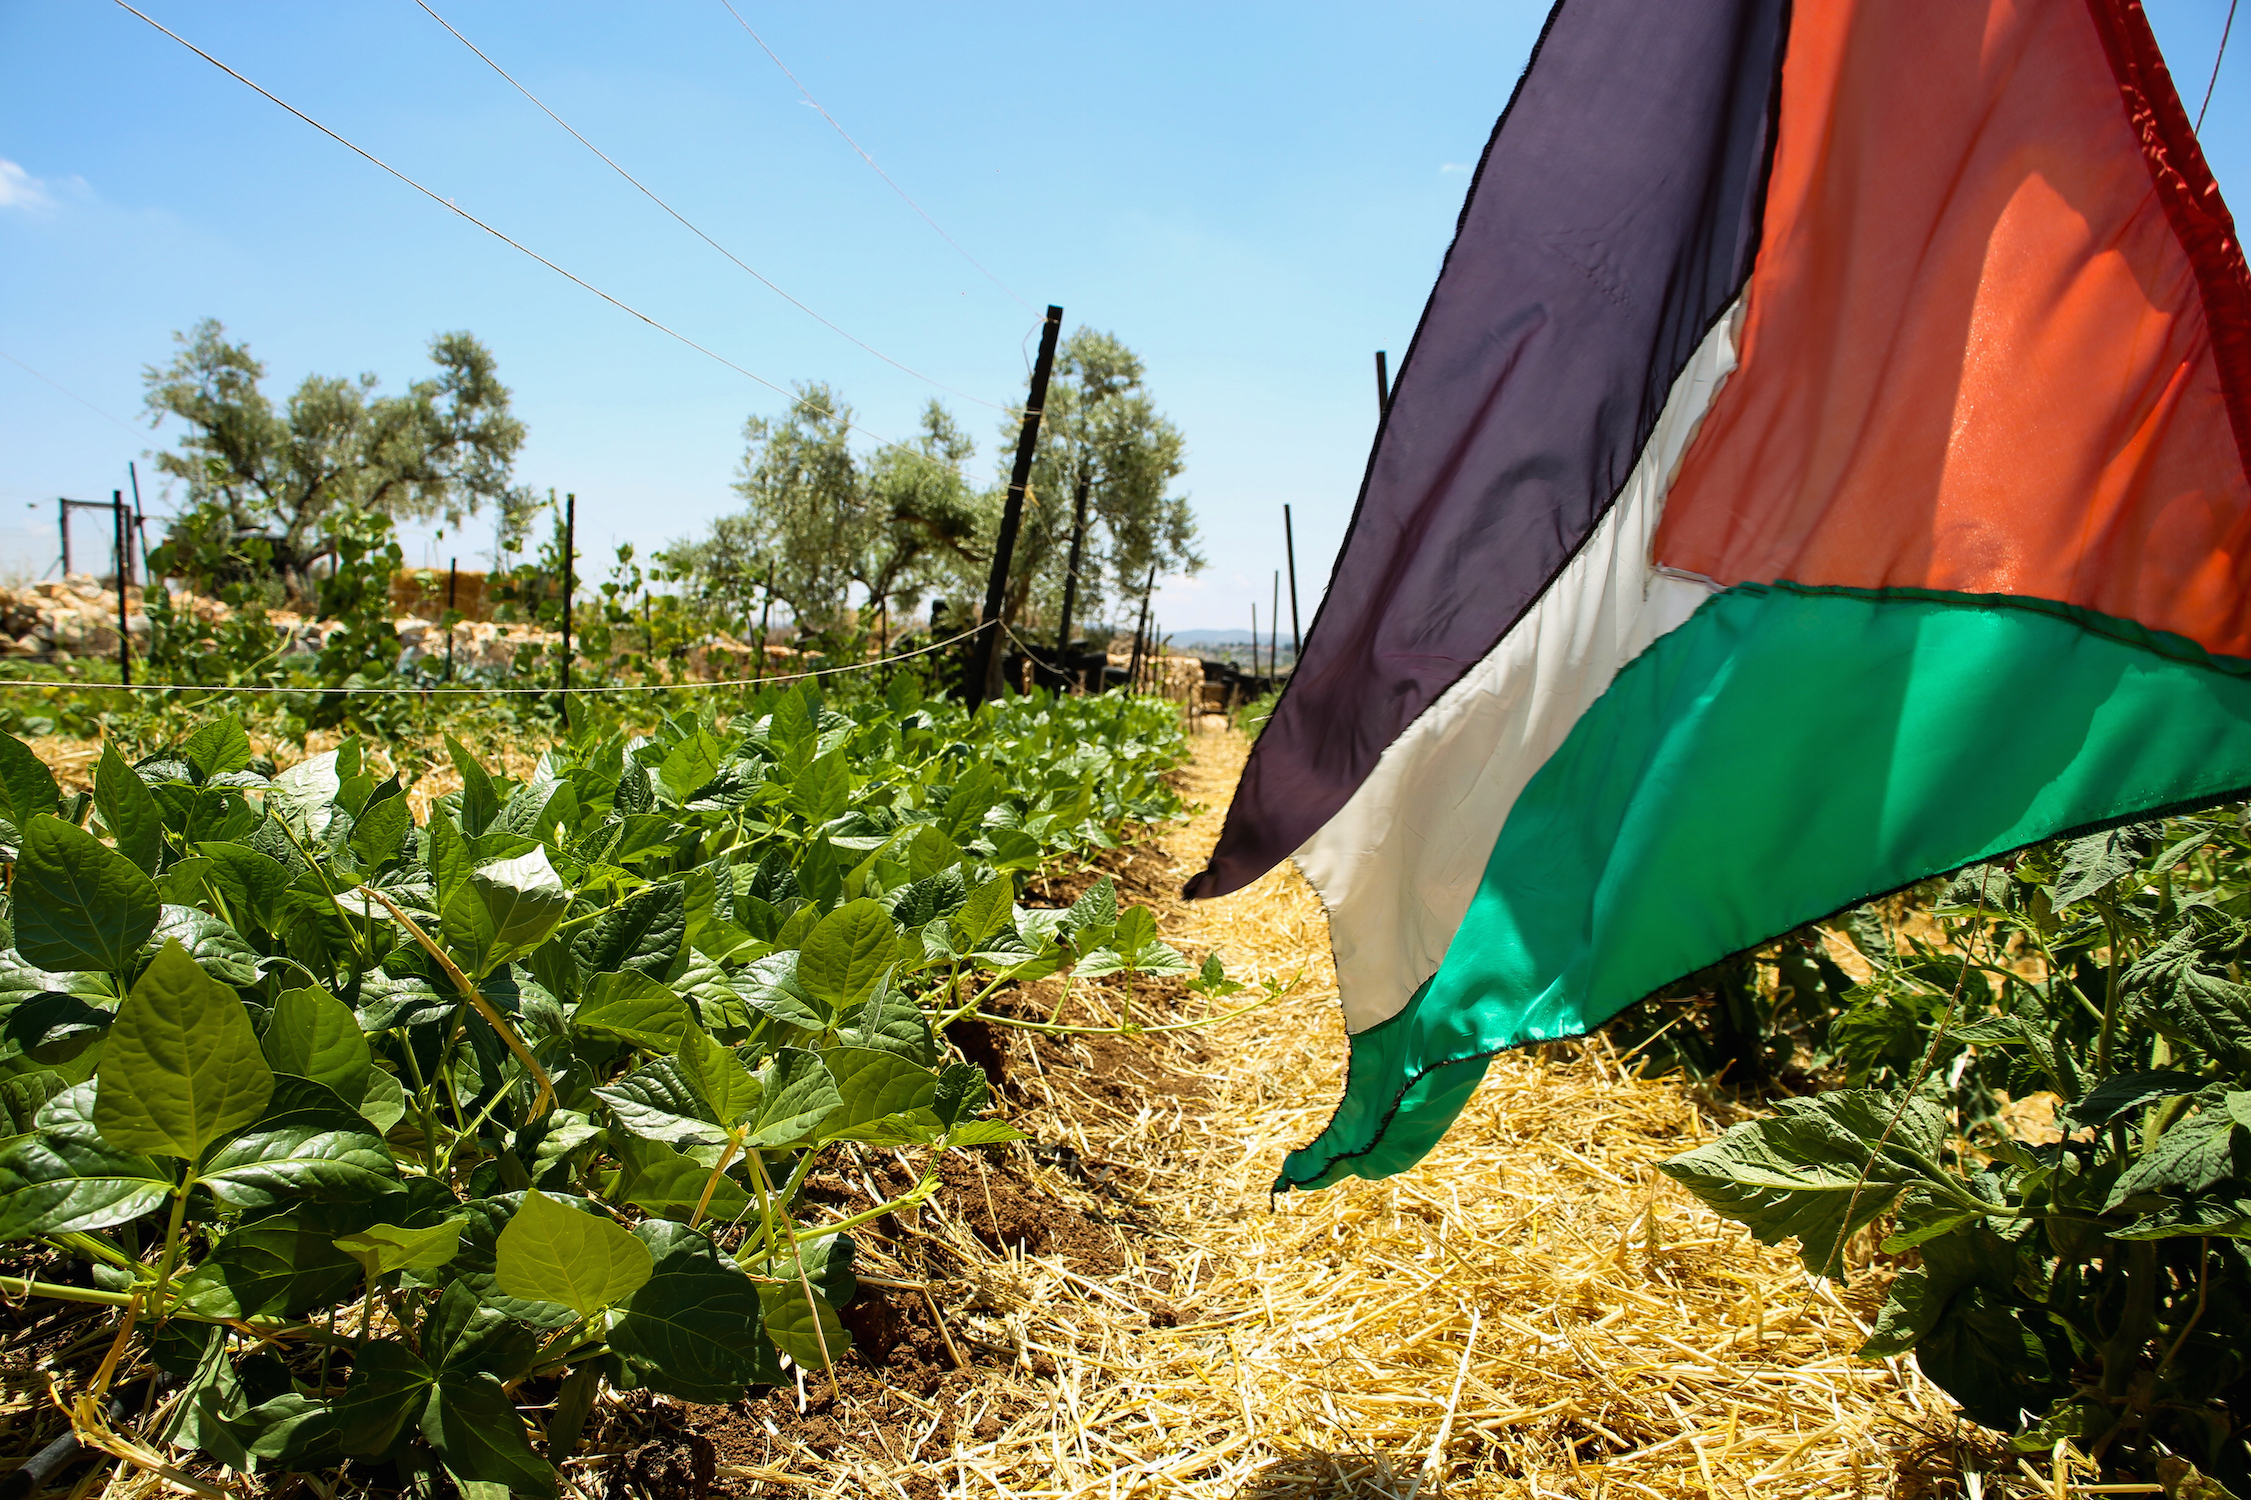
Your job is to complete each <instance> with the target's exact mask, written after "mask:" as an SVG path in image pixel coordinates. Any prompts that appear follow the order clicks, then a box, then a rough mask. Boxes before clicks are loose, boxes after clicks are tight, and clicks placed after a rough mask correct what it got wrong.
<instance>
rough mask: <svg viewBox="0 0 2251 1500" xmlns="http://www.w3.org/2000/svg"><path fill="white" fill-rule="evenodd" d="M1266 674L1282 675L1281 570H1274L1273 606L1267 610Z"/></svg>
mask: <svg viewBox="0 0 2251 1500" xmlns="http://www.w3.org/2000/svg"><path fill="white" fill-rule="evenodd" d="M1266 618H1267V622H1268V623H1267V626H1266V675H1267V676H1269V677H1272V678H1274V679H1275V680H1277V681H1279V680H1280V679H1281V676H1282V570H1281V569H1280V568H1276V569H1275V570H1274V607H1273V608H1272V609H1270V610H1269V611H1267V616H1266Z"/></svg>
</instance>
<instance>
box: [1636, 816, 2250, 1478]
mask: <svg viewBox="0 0 2251 1500" xmlns="http://www.w3.org/2000/svg"><path fill="white" fill-rule="evenodd" d="M1907 915H1908V916H1909V917H1910V918H1911V919H1912V920H1910V921H1908V922H1905V923H1892V922H1886V921H1884V920H1882V914H1881V913H1880V912H1879V911H1877V910H1876V909H1873V908H1868V909H1863V910H1862V911H1860V912H1857V913H1854V914H1853V915H1852V917H1851V918H1850V919H1849V920H1847V921H1844V922H1840V923H1837V924H1834V925H1832V926H1831V927H1829V928H1827V929H1826V930H1824V929H1820V928H1814V929H1808V930H1806V931H1805V932H1802V933H1798V934H1794V935H1792V937H1790V938H1788V939H1785V940H1784V941H1783V942H1782V943H1781V944H1779V945H1777V946H1776V947H1775V948H1774V949H1773V950H1771V952H1770V953H1769V954H1768V955H1767V959H1766V964H1765V967H1766V968H1767V969H1768V982H1767V983H1766V984H1765V985H1761V984H1759V983H1758V978H1759V967H1760V966H1759V965H1755V964H1753V963H1752V962H1751V961H1750V960H1748V959H1745V960H1741V961H1738V962H1737V963H1735V964H1734V965H1731V966H1729V967H1728V968H1727V969H1726V970H1725V971H1723V972H1719V973H1716V974H1711V975H1706V976H1701V978H1700V980H1699V983H1702V984H1705V985H1708V986H1710V987H1711V988H1713V989H1715V990H1718V991H1720V992H1721V993H1720V995H1719V998H1718V1003H1719V1004H1720V1005H1721V1006H1723V1007H1733V1008H1735V1009H1736V1010H1738V1011H1739V1012H1741V1013H1742V1014H1743V1015H1744V1016H1745V1017H1747V1018H1748V1024H1743V1023H1741V1022H1739V1023H1738V1025H1737V1027H1736V1028H1735V1036H1736V1037H1737V1038H1738V1045H1737V1046H1736V1047H1734V1048H1732V1049H1729V1051H1730V1053H1731V1055H1732V1056H1735V1057H1740V1056H1743V1055H1744V1052H1745V1049H1746V1048H1758V1049H1763V1051H1764V1055H1765V1056H1766V1058H1768V1059H1770V1060H1774V1059H1779V1057H1780V1056H1781V1055H1783V1054H1784V1053H1785V1052H1786V1051H1787V1050H1788V1047H1787V1039H1788V1036H1789V1032H1790V1031H1791V1030H1795V1031H1796V1033H1797V1035H1798V1036H1799V1037H1800V1038H1801V1039H1802V1040H1801V1043H1800V1046H1799V1049H1798V1050H1799V1059H1798V1060H1799V1061H1800V1062H1801V1063H1803V1064H1805V1065H1806V1066H1808V1067H1810V1068H1811V1069H1812V1070H1813V1072H1814V1075H1815V1076H1816V1077H1818V1078H1821V1079H1824V1080H1826V1081H1829V1082H1832V1083H1835V1084H1837V1085H1840V1086H1838V1087H1833V1088H1830V1089H1827V1090H1825V1091H1821V1092H1816V1093H1812V1094H1810V1095H1803V1096H1799V1097H1794V1098H1785V1099H1782V1100H1781V1101H1780V1107H1779V1110H1778V1111H1777V1112H1776V1113H1774V1114H1772V1115H1769V1116H1765V1117H1762V1118H1758V1119H1754V1120H1751V1121H1748V1122H1746V1123H1743V1124H1740V1125H1737V1126H1735V1127H1733V1128H1732V1129H1730V1130H1729V1131H1727V1132H1726V1133H1725V1134H1724V1135H1722V1136H1721V1137H1719V1138H1718V1139H1717V1140H1715V1141H1713V1142H1711V1143H1710V1144H1708V1145H1705V1146H1703V1147H1700V1148H1698V1149H1697V1150H1694V1151H1690V1152H1688V1153H1686V1154H1684V1155H1682V1156H1679V1157H1676V1158H1675V1159H1673V1160H1672V1161H1670V1162H1667V1163H1666V1164H1665V1170H1666V1171H1667V1172H1669V1173H1671V1174H1672V1175H1673V1176H1674V1177H1676V1178H1678V1179H1679V1180H1680V1181H1681V1182H1682V1183H1683V1184H1685V1185H1686V1186H1687V1187H1688V1189H1689V1190H1690V1191H1691V1192H1693V1193H1695V1194H1696V1195H1697V1196H1698V1197H1699V1198H1701V1199H1702V1200H1703V1201H1704V1202H1706V1203H1707V1204H1709V1205H1710V1206H1711V1207H1713V1208H1714V1209H1716V1210H1717V1211H1718V1212H1720V1213H1721V1214H1723V1215H1725V1216H1727V1217H1728V1218H1731V1219H1733V1220H1735V1221H1737V1222H1739V1223H1741V1224H1743V1225H1745V1226H1746V1227H1748V1228H1749V1229H1750V1230H1751V1231H1752V1232H1753V1233H1754V1234H1755V1235H1756V1236H1757V1237H1758V1238H1759V1239H1760V1240H1762V1241H1764V1242H1766V1243H1769V1244H1773V1243H1777V1242H1780V1241H1783V1240H1788V1239H1792V1238H1795V1240H1796V1241H1797V1243H1798V1246H1799V1253H1800V1255H1801V1256H1802V1257H1803V1259H1804V1262H1805V1266H1806V1268H1807V1270H1809V1271H1811V1272H1813V1273H1815V1274H1817V1275H1823V1276H1841V1275H1843V1274H1844V1270H1845V1255H1846V1246H1847V1243H1848V1242H1849V1241H1850V1240H1851V1238H1852V1237H1853V1236H1854V1235H1855V1234H1857V1233H1859V1232H1860V1231H1862V1230H1864V1229H1869V1228H1871V1227H1874V1228H1875V1229H1876V1230H1877V1232H1878V1233H1879V1234H1880V1236H1881V1251H1882V1254H1883V1255H1884V1256H1885V1257H1887V1258H1890V1259H1892V1260H1893V1263H1894V1265H1895V1267H1896V1268H1897V1270H1898V1274H1896V1275H1895V1276H1894V1277H1893V1279H1892V1280H1891V1283H1890V1287H1889V1293H1888V1296H1887V1297H1886V1300H1885V1301H1884V1304H1883V1307H1882V1310H1881V1312H1880V1314H1879V1315H1878V1318H1877V1321H1876V1325H1875V1329H1874V1333H1873V1336H1872V1337H1871V1338H1870V1339H1869V1340H1868V1341H1867V1343H1866V1345H1865V1346H1864V1347H1863V1349H1862V1350H1861V1352H1862V1354H1863V1355H1864V1356H1866V1357H1869V1358H1883V1357H1890V1356H1895V1355H1902V1354H1907V1353H1910V1352H1912V1354H1913V1356H1914V1358H1915V1360H1916V1362H1917V1364H1918V1366H1919V1367H1920V1368H1921V1370H1922V1373H1923V1374H1924V1375H1925V1376H1927V1377H1928V1378H1929V1379H1931V1380H1932V1381H1933V1382H1935V1383H1936V1384H1938V1385H1939V1386H1940V1387H1942V1388H1943V1389H1945V1391H1946V1392H1947V1393H1948V1394H1949V1395H1951V1396H1952V1397H1953V1398H1954V1399H1955V1400H1956V1401H1957V1402H1958V1403H1960V1405H1961V1407H1962V1409H1963V1410H1964V1411H1965V1412H1966V1413H1967V1414H1968V1415H1969V1416H1971V1417H1972V1418H1974V1419H1975V1420H1977V1421H1978V1422H1981V1423H1984V1424H1986V1425H1988V1426H1991V1427H1996V1428H1999V1429H2001V1430H2003V1431H2005V1432H2009V1433H2012V1434H2014V1435H2015V1440H2016V1442H2017V1445H2018V1446H2019V1447H2020V1448H2022V1449H2025V1450H2027V1451H2037V1452H2043V1453H2045V1452H2048V1451H2049V1450H2051V1449H2054V1448H2055V1447H2056V1446H2057V1445H2058V1444H2059V1443H2064V1442H2069V1443H2070V1444H2072V1445H2073V1448H2074V1449H2075V1451H2076V1452H2077V1453H2079V1454H2080V1455H2082V1456H2084V1457H2085V1458H2087V1459H2088V1460H2091V1461H2092V1462H2093V1463H2095V1464H2097V1465H2098V1466H2103V1467H2108V1468H2112V1469H2114V1470H2116V1471H2118V1472H2120V1473H2123V1474H2128V1475H2138V1476H2141V1477H2142V1478H2143V1479H2144V1480H2147V1479H2149V1478H2152V1477H2155V1478H2160V1479H2163V1480H2164V1481H2165V1482H2167V1483H2169V1484H2173V1485H2174V1486H2175V1487H2176V1488H2177V1487H2178V1486H2179V1485H2180V1484H2181V1483H2184V1482H2188V1481H2189V1480H2190V1479H2192V1478H2193V1477H2194V1476H2197V1475H2201V1476H2203V1477H2204V1481H2205V1482H2209V1481H2216V1482H2217V1483H2218V1484H2221V1485H2224V1486H2226V1487H2227V1489H2228V1490H2230V1491H2232V1492H2234V1493H2236V1494H2251V1448H2247V1446H2246V1436H2247V1433H2251V1341H2246V1339H2245V1337H2244V1333H2243V1330H2244V1328H2245V1327H2246V1326H2247V1324H2251V986H2246V984H2245V983H2244V982H2243V981H2244V977H2245V966H2246V962H2247V959H2251V834H2247V832H2246V830H2245V825H2244V823H2243V821H2242V820H2241V819H2240V818H2239V817H2238V816H2236V815H2235V813H2234V811H2233V810H2229V811H2228V812H2226V813H2223V814H2219V815H2207V816H2201V817H2187V818H2176V819H2172V820H2169V821H2166V822H2162V823H2144V824H2136V825H2132V826H2127V827H2120V828H2114V829H2110V830H2107V831H2103V832H2099V833H2094V834H2091V835H2088V836H2086V837H2083V838H2076V839H2070V840H2060V841H2056V842H2053V843H2049V844H2044V845H2041V846H2038V847H2036V848H2033V849H2030V850H2027V851H2025V852H2023V853H2022V854H2020V855H2016V856H2012V857H2010V858H2007V859H2004V860H2000V861H1997V862H1994V863H1989V864H1984V865H1979V866H1975V867H1973V868H1971V869H1969V870H1967V871H1964V872H1963V873H1961V874H1960V875H1959V876H1957V877H1955V878H1954V879H1952V880H1951V881H1941V882H1936V883H1934V884H1933V885H1932V886H1931V887H1930V888H1929V889H1928V890H1926V891H1925V892H1923V893H1921V895H1920V897H1919V898H1918V899H1916V900H1913V901H1910V902H1909V903H1908V904H1907ZM1855 953H1857V954H1858V955H1859V959H1860V962H1859V963H1856V964H1854V967H1855V968H1861V967H1863V966H1865V968H1866V970H1867V976H1866V977H1865V978H1864V979H1861V980H1859V981H1857V982H1856V981H1854V980H1852V979H1850V978H1848V977H1847V975H1846V972H1845V970H1844V969H1843V968H1842V967H1840V962H1839V960H1840V959H1849V958H1850V957H1851V956H1852V955H1853V954H1855ZM1693 987H1694V986H1691V988H1693ZM1730 991H1732V993H1729V992H1730ZM1660 1009H1661V1007H1660ZM1680 1021H1681V1018H1680V1017H1677V1016H1676V1017H1675V1018H1673V1020H1672V1021H1670V1022H1667V1023H1664V1024H1668V1025H1673V1026H1678V1025H1679V1024H1680ZM1724 1034H1725V1032H1724V1031H1723V1035H1724ZM1777 1036H1780V1037H1782V1038H1783V1039H1784V1044H1783V1045H1782V1046H1776V1045H1774V1040H1775V1038H1776V1037H1777ZM1751 1055H1753V1056H1754V1057H1755V1056H1757V1055H1758V1054H1757V1053H1753V1054H1751ZM1777 1071H1779V1069H1777ZM1801 1076H1802V1075H1801ZM2050 1111H2052V1122H2051V1121H2050V1120H2049V1119H2048V1118H2047V1115H2048V1113H2049V1112H2050ZM2182 1492H2183V1493H2188V1492H2189V1491H2185V1490H2184V1491H2182ZM2198 1493H2217V1491H2215V1490H2206V1491H2199V1492H2198Z"/></svg>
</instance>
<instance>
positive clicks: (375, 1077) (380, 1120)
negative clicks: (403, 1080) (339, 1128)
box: [359, 1068, 406, 1135]
mask: <svg viewBox="0 0 2251 1500" xmlns="http://www.w3.org/2000/svg"><path fill="white" fill-rule="evenodd" d="M359 1111H360V1118H361V1119H363V1120H365V1121H367V1123H368V1124H370V1125H373V1126H374V1127H375V1132H376V1134H378V1135H389V1134H390V1133H391V1127H392V1126H394V1125H396V1124H398V1123H399V1121H401V1120H403V1119H405V1118H406V1090H405V1089H404V1088H403V1087H401V1086H400V1084H399V1081H398V1080H397V1079H396V1078H394V1077H392V1076H391V1075H390V1074H388V1073H386V1072H384V1071H383V1070H382V1069H381V1068H370V1069H369V1070H368V1074H367V1091H366V1092H365V1093H363V1094H361V1095H360V1102H359Z"/></svg>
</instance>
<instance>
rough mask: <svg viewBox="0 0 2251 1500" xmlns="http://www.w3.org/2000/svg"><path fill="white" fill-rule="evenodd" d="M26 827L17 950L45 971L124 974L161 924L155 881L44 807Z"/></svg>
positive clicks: (16, 911)
mask: <svg viewBox="0 0 2251 1500" xmlns="http://www.w3.org/2000/svg"><path fill="white" fill-rule="evenodd" d="M23 833H24V837H23V857H22V860H21V862H20V863H18V864H17V866H16V877H15V885H14V889H13V892H12V896H13V915H14V918H15V924H16V950H17V951H18V952H19V953H21V954H22V955H23V956H24V959H25V961H26V962H28V963H31V964H33V965H35V966H37V967H39V968H42V969H55V970H65V971H68V970H77V969H99V970H102V971H104V972H106V973H110V974H124V973H126V972H127V971H128V967H129V966H130V965H131V963H132V962H133V957H134V955H135V954H136V953H137V952H139V950H140V946H141V944H142V943H144V942H146V941H147V940H148V935H149V934H150V933H151V932H154V931H155V930H156V921H157V917H158V915H159V912H160V910H161V907H162V902H160V901H159V900H158V899H157V894H156V882H154V881H153V880H150V879H149V878H148V876H146V875H144V874H142V873H141V871H140V869H139V868H138V867H137V866H136V865H134V863H133V862H132V861H131V860H129V859H127V858H126V857H125V856H124V855H122V854H119V853H118V852H117V851H116V850H114V849H112V848H110V847H109V846H108V845H106V844H104V843H103V842H102V841H101V840H100V839H97V838H95V837H94V836H93V835H92V834H90V833H88V832H86V830H84V829H83V828H77V827H74V826H72V825H71V824H69V823H65V822H64V821H63V820H62V819H60V818H57V817H51V816H49V815H47V814H44V813H42V814H40V815H39V816H38V817H35V818H33V819H32V820H31V822H30V824H29V825H28V826H26V827H25V828H24V831H23Z"/></svg>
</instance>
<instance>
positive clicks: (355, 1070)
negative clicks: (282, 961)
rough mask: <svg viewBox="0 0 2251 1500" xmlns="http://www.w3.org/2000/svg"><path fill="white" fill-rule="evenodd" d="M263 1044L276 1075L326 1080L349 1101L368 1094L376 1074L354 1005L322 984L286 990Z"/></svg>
mask: <svg viewBox="0 0 2251 1500" xmlns="http://www.w3.org/2000/svg"><path fill="white" fill-rule="evenodd" d="M258 1045H259V1047H260V1049H261V1050H262V1051H263V1052H264V1053H265V1056H266V1063H267V1065H268V1066H269V1067H271V1068H272V1069H273V1070H274V1071H275V1072H276V1073H294V1074H296V1075H297V1076H298V1077H300V1078H310V1079H311V1080H313V1082H315V1083H322V1084H326V1085H327V1086H328V1087H330V1088H332V1089H334V1090H335V1091H336V1092H337V1094H338V1096H339V1097H341V1098H343V1099H344V1100H345V1101H346V1102H348V1103H349V1102H352V1101H357V1100H361V1099H364V1098H365V1097H366V1096H367V1091H368V1078H369V1075H370V1074H372V1073H373V1072H374V1054H373V1053H372V1052H371V1051H369V1049H368V1045H367V1033H366V1032H364V1031H361V1030H360V1023H359V1017H357V1016H355V1015H353V1014H352V1009H351V1007H350V1006H348V1005H346V1004H345V1003H344V1002H343V1001H341V1000H339V999H337V998H336V997H335V996H334V995H331V994H330V993H328V991H326V990H324V989H321V988H320V987H319V986H317V985H315V986H311V987H309V988H305V989H296V990H285V991H283V992H282V995H281V997H280V998H279V999H277V1000H276V1001H274V1013H273V1018H272V1019H271V1020H269V1021H268V1022H267V1023H266V1034H265V1035H264V1036H263V1037H260V1038H259V1039H258Z"/></svg>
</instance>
